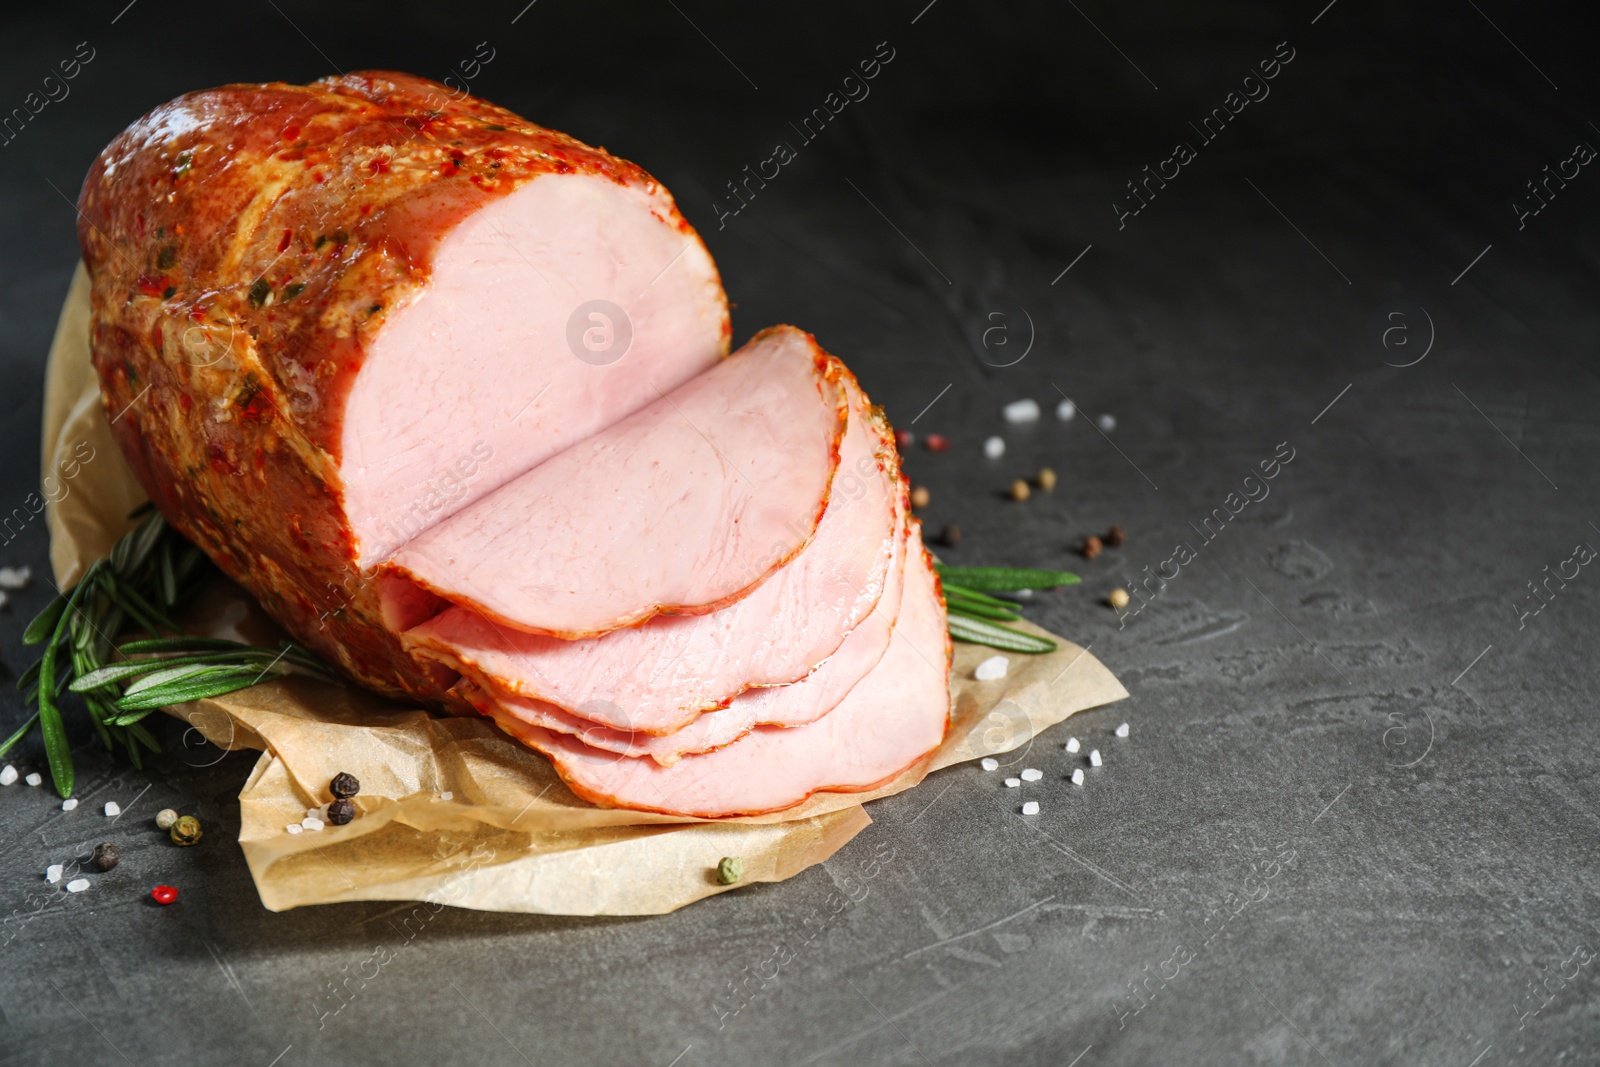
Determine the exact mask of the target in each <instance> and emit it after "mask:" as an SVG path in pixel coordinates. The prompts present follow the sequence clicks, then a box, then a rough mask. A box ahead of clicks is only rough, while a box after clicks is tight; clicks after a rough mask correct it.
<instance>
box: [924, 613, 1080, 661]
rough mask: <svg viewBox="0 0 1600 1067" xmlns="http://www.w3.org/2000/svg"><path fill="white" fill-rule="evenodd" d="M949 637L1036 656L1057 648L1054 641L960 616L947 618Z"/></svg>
mask: <svg viewBox="0 0 1600 1067" xmlns="http://www.w3.org/2000/svg"><path fill="white" fill-rule="evenodd" d="M949 625H950V636H951V637H954V638H955V639H956V640H958V641H966V642H969V643H971V644H975V645H988V646H989V647H990V648H999V649H1004V650H1005V651H1007V652H1026V653H1028V654H1030V655H1037V654H1039V653H1042V652H1054V651H1055V650H1056V648H1057V647H1058V646H1057V645H1056V643H1055V642H1054V641H1050V640H1048V639H1046V638H1043V637H1035V636H1034V635H1033V634H1025V633H1023V632H1021V631H1020V630H1013V629H1010V628H1009V627H1005V626H999V625H996V624H995V623H992V622H984V621H983V620H981V619H969V618H966V617H964V616H961V615H951V616H949Z"/></svg>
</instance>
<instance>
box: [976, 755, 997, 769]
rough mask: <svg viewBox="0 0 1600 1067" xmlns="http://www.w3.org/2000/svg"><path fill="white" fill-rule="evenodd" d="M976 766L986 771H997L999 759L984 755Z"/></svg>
mask: <svg viewBox="0 0 1600 1067" xmlns="http://www.w3.org/2000/svg"><path fill="white" fill-rule="evenodd" d="M978 766H980V767H982V768H983V769H984V770H986V771H998V770H999V769H1000V761H999V760H997V759H995V758H994V757H993V756H985V757H983V761H982V762H981V763H979V764H978Z"/></svg>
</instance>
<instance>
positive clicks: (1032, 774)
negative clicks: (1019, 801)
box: [1022, 767, 1044, 782]
mask: <svg viewBox="0 0 1600 1067" xmlns="http://www.w3.org/2000/svg"><path fill="white" fill-rule="evenodd" d="M1043 777H1044V772H1043V771H1041V770H1039V769H1038V768H1037V767H1029V768H1028V769H1027V770H1025V771H1023V772H1022V780H1023V781H1024V782H1037V781H1038V780H1039V779H1041V778H1043Z"/></svg>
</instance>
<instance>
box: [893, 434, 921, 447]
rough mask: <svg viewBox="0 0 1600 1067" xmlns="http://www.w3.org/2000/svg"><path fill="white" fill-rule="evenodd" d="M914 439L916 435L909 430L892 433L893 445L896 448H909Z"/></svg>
mask: <svg viewBox="0 0 1600 1067" xmlns="http://www.w3.org/2000/svg"><path fill="white" fill-rule="evenodd" d="M916 439H917V438H916V435H915V434H913V433H912V432H911V431H910V430H896V431H895V432H894V443H895V446H896V447H897V448H902V449H904V448H910V447H911V445H912V442H914V441H915V440H916Z"/></svg>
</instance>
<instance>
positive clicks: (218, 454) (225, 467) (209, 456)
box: [206, 445, 239, 475]
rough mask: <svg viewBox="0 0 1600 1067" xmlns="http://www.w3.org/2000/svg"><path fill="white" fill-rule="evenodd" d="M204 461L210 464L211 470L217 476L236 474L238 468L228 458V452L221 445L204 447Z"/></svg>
mask: <svg viewBox="0 0 1600 1067" xmlns="http://www.w3.org/2000/svg"><path fill="white" fill-rule="evenodd" d="M206 460H207V462H209V463H210V464H211V469H212V470H214V471H216V472H217V473H218V474H230V475H231V474H238V473H239V468H238V467H237V466H236V465H235V464H234V462H233V460H231V459H229V458H228V452H227V450H226V449H224V448H223V447H222V446H221V445H207V446H206Z"/></svg>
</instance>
